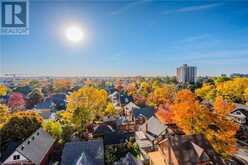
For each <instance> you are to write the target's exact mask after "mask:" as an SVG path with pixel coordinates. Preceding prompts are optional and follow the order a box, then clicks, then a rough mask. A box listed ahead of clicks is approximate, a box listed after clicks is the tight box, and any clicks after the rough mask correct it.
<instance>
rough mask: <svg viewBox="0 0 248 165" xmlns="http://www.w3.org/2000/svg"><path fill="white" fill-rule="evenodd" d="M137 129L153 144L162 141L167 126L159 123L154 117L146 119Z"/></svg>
mask: <svg viewBox="0 0 248 165" xmlns="http://www.w3.org/2000/svg"><path fill="white" fill-rule="evenodd" d="M139 129H140V131H143V132H144V133H145V136H146V137H147V138H148V139H149V140H150V141H151V142H152V143H153V144H155V143H157V142H159V141H160V140H162V139H164V137H165V136H166V133H167V126H166V125H165V124H163V123H161V122H160V121H159V120H158V119H157V118H156V117H155V116H152V117H151V118H150V119H148V120H147V121H146V122H145V123H144V124H143V125H141V126H140V127H139Z"/></svg>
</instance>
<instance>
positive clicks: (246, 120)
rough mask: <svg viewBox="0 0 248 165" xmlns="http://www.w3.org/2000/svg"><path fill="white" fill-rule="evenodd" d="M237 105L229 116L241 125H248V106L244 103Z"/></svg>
mask: <svg viewBox="0 0 248 165" xmlns="http://www.w3.org/2000/svg"><path fill="white" fill-rule="evenodd" d="M235 105H236V107H235V108H234V110H233V111H232V112H231V113H230V114H229V115H228V117H229V118H230V119H232V120H234V121H235V122H236V123H238V124H239V125H248V106H246V105H242V104H235Z"/></svg>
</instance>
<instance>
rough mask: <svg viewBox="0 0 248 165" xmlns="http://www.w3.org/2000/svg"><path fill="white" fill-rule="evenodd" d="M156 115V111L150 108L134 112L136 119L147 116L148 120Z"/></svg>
mask: <svg viewBox="0 0 248 165" xmlns="http://www.w3.org/2000/svg"><path fill="white" fill-rule="evenodd" d="M153 114H154V109H153V108H150V107H144V108H138V109H134V110H133V115H134V117H135V118H137V117H139V116H145V117H146V118H147V119H149V118H151V117H152V116H153Z"/></svg>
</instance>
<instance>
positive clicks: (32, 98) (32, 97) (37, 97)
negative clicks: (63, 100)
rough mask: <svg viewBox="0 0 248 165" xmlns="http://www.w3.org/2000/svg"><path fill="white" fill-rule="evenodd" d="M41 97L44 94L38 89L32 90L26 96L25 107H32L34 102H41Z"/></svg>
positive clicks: (42, 97)
mask: <svg viewBox="0 0 248 165" xmlns="http://www.w3.org/2000/svg"><path fill="white" fill-rule="evenodd" d="M43 99H44V95H43V93H42V92H41V90H40V89H38V88H36V89H34V90H32V91H31V92H30V93H29V94H28V96H27V108H28V109H31V108H33V107H34V106H35V105H36V104H38V103H40V102H42V101H43Z"/></svg>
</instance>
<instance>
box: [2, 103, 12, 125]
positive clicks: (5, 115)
mask: <svg viewBox="0 0 248 165" xmlns="http://www.w3.org/2000/svg"><path fill="white" fill-rule="evenodd" d="M9 117H10V113H9V111H8V107H7V106H6V105H2V104H0V129H1V128H2V126H3V125H4V124H5V123H6V122H7V120H8V118H9Z"/></svg>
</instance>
